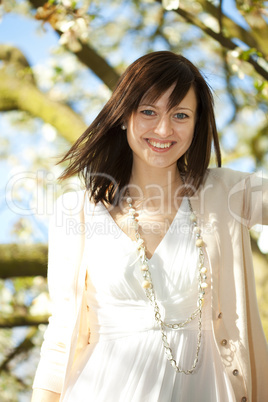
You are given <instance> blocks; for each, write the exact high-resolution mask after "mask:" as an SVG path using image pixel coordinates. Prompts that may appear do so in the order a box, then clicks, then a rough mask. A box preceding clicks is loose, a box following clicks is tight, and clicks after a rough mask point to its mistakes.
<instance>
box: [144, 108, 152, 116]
mask: <svg viewBox="0 0 268 402" xmlns="http://www.w3.org/2000/svg"><path fill="white" fill-rule="evenodd" d="M141 113H142V114H145V116H153V115H154V111H153V110H150V109H145V110H141Z"/></svg>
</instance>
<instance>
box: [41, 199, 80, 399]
mask: <svg viewBox="0 0 268 402" xmlns="http://www.w3.org/2000/svg"><path fill="white" fill-rule="evenodd" d="M71 194H72V193H66V194H64V195H62V196H60V197H59V198H58V199H57V200H56V202H55V203H54V210H53V214H52V215H51V217H50V218H49V230H48V289H49V295H50V299H51V301H52V315H51V317H50V318H49V324H48V327H47V329H46V332H45V335H44V341H43V344H42V347H41V353H40V355H41V358H40V361H39V364H38V367H37V371H36V375H35V379H34V383H33V388H41V389H46V390H49V391H53V392H57V393H61V390H62V385H63V380H64V375H65V368H66V364H67V355H68V346H69V343H70V339H71V335H72V329H73V326H74V321H75V297H74V296H75V273H76V268H77V266H78V264H79V262H80V260H81V255H82V247H83V244H82V241H81V232H80V231H79V220H78V218H77V216H79V214H78V215H77V211H75V209H76V207H77V205H75V202H73V201H74V195H72V196H71ZM70 198H72V201H71V200H70ZM76 200H77V197H76ZM70 201H71V202H70ZM76 204H77V202H76Z"/></svg>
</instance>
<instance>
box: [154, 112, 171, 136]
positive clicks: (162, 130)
mask: <svg viewBox="0 0 268 402" xmlns="http://www.w3.org/2000/svg"><path fill="white" fill-rule="evenodd" d="M154 132H155V134H157V135H159V136H160V137H163V138H166V137H169V136H170V135H171V134H172V123H171V121H170V118H169V116H167V115H164V116H161V117H160V118H159V120H158V121H157V123H156V125H155V128H154Z"/></svg>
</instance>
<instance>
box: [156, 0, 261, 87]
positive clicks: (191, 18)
mask: <svg viewBox="0 0 268 402" xmlns="http://www.w3.org/2000/svg"><path fill="white" fill-rule="evenodd" d="M156 1H157V2H159V3H161V0H156ZM174 12H176V13H177V14H179V15H180V16H181V17H183V18H184V19H185V20H186V21H187V22H189V23H190V24H192V25H195V26H196V27H198V28H200V29H201V30H202V31H203V32H205V33H206V34H207V35H208V36H210V37H211V38H213V39H215V40H216V41H217V42H219V43H220V44H221V45H222V46H224V47H225V48H226V49H229V50H234V49H236V48H237V45H236V44H235V43H234V42H232V40H231V39H229V38H227V37H225V36H223V34H222V33H218V32H215V31H213V30H212V29H211V28H209V27H208V26H207V25H205V24H204V23H203V22H201V21H200V20H199V19H198V18H197V17H196V16H195V15H193V14H191V13H188V12H187V11H185V10H183V9H181V8H178V9H177V10H174ZM247 62H248V63H249V64H251V65H252V66H253V67H254V69H255V71H256V72H257V73H258V74H260V75H261V76H262V77H263V78H264V79H266V80H268V71H266V70H265V69H264V68H263V67H261V66H260V65H259V64H258V63H257V62H256V61H255V60H254V58H253V57H252V56H249V58H248V60H247Z"/></svg>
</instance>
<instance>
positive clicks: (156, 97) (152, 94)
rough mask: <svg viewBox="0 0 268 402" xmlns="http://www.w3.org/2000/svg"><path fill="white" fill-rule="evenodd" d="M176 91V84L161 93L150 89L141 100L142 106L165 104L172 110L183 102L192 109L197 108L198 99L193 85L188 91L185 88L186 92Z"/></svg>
mask: <svg viewBox="0 0 268 402" xmlns="http://www.w3.org/2000/svg"><path fill="white" fill-rule="evenodd" d="M176 89H177V88H176V84H173V85H172V86H171V87H169V88H167V89H165V90H164V91H162V92H160V93H158V92H156V91H155V90H154V89H150V90H149V91H147V92H146V93H145V94H144V96H143V97H142V98H141V101H140V104H147V105H155V104H159V103H165V104H167V106H168V109H172V108H174V107H176V106H178V105H180V104H181V103H182V102H184V103H185V102H186V103H187V104H191V105H192V107H195V106H196V104H197V98H196V93H195V89H194V87H193V86H192V85H191V86H190V88H189V89H188V90H186V91H185V88H184V91H178V89H177V90H176Z"/></svg>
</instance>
